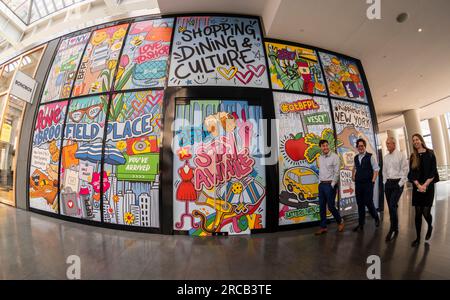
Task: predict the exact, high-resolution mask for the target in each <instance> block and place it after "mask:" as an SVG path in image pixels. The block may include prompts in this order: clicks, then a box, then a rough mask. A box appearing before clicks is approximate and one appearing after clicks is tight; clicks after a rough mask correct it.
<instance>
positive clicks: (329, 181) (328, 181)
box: [320, 180, 333, 184]
mask: <svg viewBox="0 0 450 300" xmlns="http://www.w3.org/2000/svg"><path fill="white" fill-rule="evenodd" d="M332 182H333V181H331V180H324V181H321V182H320V183H323V184H331V183H332Z"/></svg>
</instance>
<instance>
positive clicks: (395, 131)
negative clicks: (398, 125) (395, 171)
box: [386, 129, 398, 147]
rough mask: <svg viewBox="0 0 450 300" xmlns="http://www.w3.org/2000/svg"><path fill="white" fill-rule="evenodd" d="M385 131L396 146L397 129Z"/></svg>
mask: <svg viewBox="0 0 450 300" xmlns="http://www.w3.org/2000/svg"><path fill="white" fill-rule="evenodd" d="M386 132H387V136H388V137H391V138H393V139H394V140H395V145H396V146H397V147H398V131H397V129H389V130H388V131H386Z"/></svg>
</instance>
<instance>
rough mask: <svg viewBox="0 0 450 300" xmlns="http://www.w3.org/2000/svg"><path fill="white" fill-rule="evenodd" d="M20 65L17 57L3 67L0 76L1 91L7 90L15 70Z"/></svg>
mask: <svg viewBox="0 0 450 300" xmlns="http://www.w3.org/2000/svg"><path fill="white" fill-rule="evenodd" d="M18 66H19V59H16V60H14V61H12V62H10V63H8V64H7V65H5V66H4V67H3V69H4V70H3V72H2V75H1V76H0V93H2V92H6V91H8V89H9V85H10V84H11V81H12V79H13V76H14V74H15V70H16V69H17V67H18Z"/></svg>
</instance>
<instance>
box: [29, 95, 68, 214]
mask: <svg viewBox="0 0 450 300" xmlns="http://www.w3.org/2000/svg"><path fill="white" fill-rule="evenodd" d="M66 108H67V101H61V102H55V103H49V104H46V105H43V106H40V107H39V111H38V115H37V119H36V126H35V128H34V135H33V150H32V152H31V164H30V207H32V208H36V209H40V210H44V211H48V212H53V213H58V200H57V199H56V198H57V196H58V174H59V172H58V163H59V153H60V149H61V136H62V130H63V129H62V127H63V123H64V119H65V114H66Z"/></svg>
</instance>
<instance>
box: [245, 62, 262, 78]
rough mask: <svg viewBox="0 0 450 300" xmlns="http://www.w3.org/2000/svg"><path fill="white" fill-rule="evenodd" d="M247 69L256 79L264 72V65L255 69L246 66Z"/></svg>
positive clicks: (251, 66)
mask: <svg viewBox="0 0 450 300" xmlns="http://www.w3.org/2000/svg"><path fill="white" fill-rule="evenodd" d="M247 69H248V70H249V71H252V72H253V73H255V75H256V77H258V78H259V77H261V76H262V74H264V72H265V71H266V66H265V65H259V66H257V67H255V66H253V65H247Z"/></svg>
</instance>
